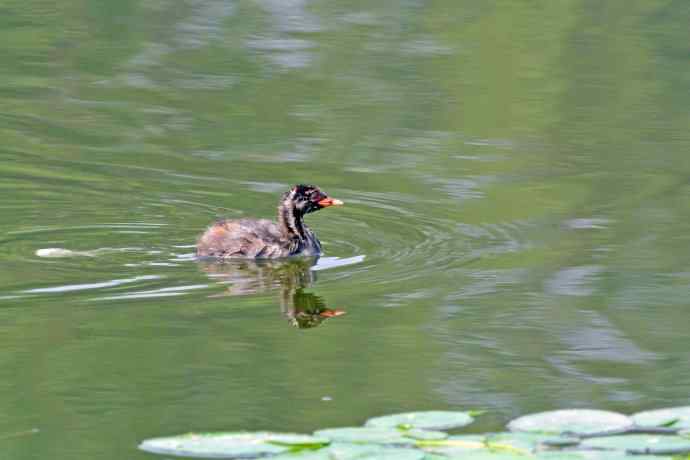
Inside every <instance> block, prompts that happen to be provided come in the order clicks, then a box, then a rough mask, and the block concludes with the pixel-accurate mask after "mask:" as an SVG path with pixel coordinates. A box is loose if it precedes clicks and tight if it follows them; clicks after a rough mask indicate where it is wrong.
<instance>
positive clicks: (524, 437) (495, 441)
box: [486, 432, 554, 454]
mask: <svg viewBox="0 0 690 460" xmlns="http://www.w3.org/2000/svg"><path fill="white" fill-rule="evenodd" d="M547 439H554V436H552V435H548V434H543V433H519V432H518V433H512V432H511V433H496V434H491V435H488V436H487V437H486V445H487V447H488V448H489V449H490V450H494V451H506V452H514V453H521V454H528V453H530V452H531V451H532V450H534V449H536V448H537V447H538V446H539V445H540V444H541V443H543V442H544V441H545V440H547Z"/></svg>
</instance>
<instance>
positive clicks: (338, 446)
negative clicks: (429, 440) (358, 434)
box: [286, 443, 426, 460]
mask: <svg viewBox="0 0 690 460" xmlns="http://www.w3.org/2000/svg"><path fill="white" fill-rule="evenodd" d="M317 452H320V453H324V454H326V455H327V456H328V457H327V458H328V459H329V460H367V459H370V460H374V459H382V460H398V459H401V460H423V459H424V456H425V455H426V454H425V452H424V451H421V450H419V449H415V448H409V449H408V448H400V447H389V446H383V445H376V444H348V443H333V444H332V445H330V446H329V447H326V448H324V449H320V450H319V451H317ZM286 460H287V459H286ZM295 460H298V459H295Z"/></svg>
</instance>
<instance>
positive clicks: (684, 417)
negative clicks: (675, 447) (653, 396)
mask: <svg viewBox="0 0 690 460" xmlns="http://www.w3.org/2000/svg"><path fill="white" fill-rule="evenodd" d="M631 417H632V419H633V421H634V422H635V423H636V424H637V425H639V426H644V427H658V426H666V427H670V428H680V429H686V428H687V429H690V406H684V407H669V408H666V409H658V410H649V411H644V412H638V413H637V414H633V415H632V416H631Z"/></svg>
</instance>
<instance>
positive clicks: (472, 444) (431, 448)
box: [417, 434, 487, 457]
mask: <svg viewBox="0 0 690 460" xmlns="http://www.w3.org/2000/svg"><path fill="white" fill-rule="evenodd" d="M417 445H418V446H420V447H422V448H423V449H424V450H425V451H427V452H430V453H433V454H438V455H445V456H449V457H454V456H457V455H466V454H467V453H468V452H473V451H480V450H486V448H487V447H486V438H485V437H484V436H482V435H475V434H466V435H458V436H450V437H448V439H443V440H440V441H419V442H417Z"/></svg>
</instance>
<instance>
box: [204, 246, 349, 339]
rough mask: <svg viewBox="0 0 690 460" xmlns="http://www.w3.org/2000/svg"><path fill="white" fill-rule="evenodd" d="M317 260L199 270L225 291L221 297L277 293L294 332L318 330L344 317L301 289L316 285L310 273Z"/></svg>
mask: <svg viewBox="0 0 690 460" xmlns="http://www.w3.org/2000/svg"><path fill="white" fill-rule="evenodd" d="M316 261H317V259H314V258H310V259H294V260H237V261H234V260H233V261H225V262H218V261H201V262H200V267H201V268H202V270H204V271H205V272H206V273H208V274H209V276H210V277H211V278H213V279H215V280H216V281H217V282H218V283H222V284H227V285H228V287H227V289H226V290H225V291H224V293H223V294H222V295H225V296H243V295H251V294H258V293H262V292H268V291H279V302H280V311H281V312H282V314H283V315H284V316H285V318H287V320H288V322H289V323H290V324H291V325H292V326H295V327H297V328H300V329H308V328H312V327H316V326H319V325H320V324H321V323H322V322H323V321H324V320H326V319H328V318H332V317H335V316H341V315H343V314H345V311H343V310H339V309H330V308H328V307H327V306H326V303H325V302H324V300H323V298H322V297H321V296H318V295H316V294H314V293H311V292H306V291H305V290H304V289H305V288H308V287H310V286H311V285H312V284H313V283H314V282H315V281H316V273H314V272H313V271H312V270H311V267H313V266H314V265H315V264H316Z"/></svg>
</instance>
